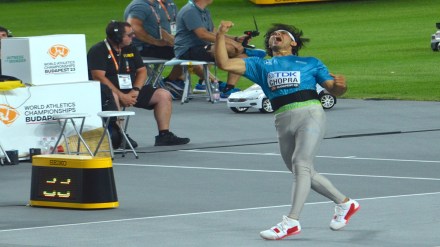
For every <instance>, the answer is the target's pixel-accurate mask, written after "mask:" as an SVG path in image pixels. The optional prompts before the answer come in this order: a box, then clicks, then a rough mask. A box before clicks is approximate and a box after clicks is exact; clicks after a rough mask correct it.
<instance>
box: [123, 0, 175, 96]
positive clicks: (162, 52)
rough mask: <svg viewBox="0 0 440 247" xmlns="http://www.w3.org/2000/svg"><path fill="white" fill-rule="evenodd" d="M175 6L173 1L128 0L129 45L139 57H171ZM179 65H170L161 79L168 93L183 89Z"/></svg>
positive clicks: (172, 54)
mask: <svg viewBox="0 0 440 247" xmlns="http://www.w3.org/2000/svg"><path fill="white" fill-rule="evenodd" d="M176 17H177V6H176V5H175V4H174V2H173V0H132V1H131V3H130V4H129V5H128V6H127V8H126V9H125V12H124V18H125V20H126V21H127V22H128V23H130V25H131V26H132V27H133V30H134V33H135V34H136V37H135V38H134V39H133V45H134V46H135V47H136V48H137V49H138V50H139V51H140V54H141V55H142V56H143V57H155V58H162V59H168V60H169V59H172V58H174V57H175V56H174V48H173V46H174V35H175V34H176ZM182 73H183V72H182V67H181V66H174V67H173V69H172V70H171V72H170V74H169V75H168V76H167V77H166V78H165V84H166V85H167V86H168V89H170V91H171V92H173V93H175V94H179V93H180V94H181V93H182V91H183V81H182ZM176 90H177V92H176Z"/></svg>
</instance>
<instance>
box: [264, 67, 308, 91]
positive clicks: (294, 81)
mask: <svg viewBox="0 0 440 247" xmlns="http://www.w3.org/2000/svg"><path fill="white" fill-rule="evenodd" d="M267 83H268V85H269V87H270V89H271V90H272V91H275V90H278V89H282V88H292V87H299V84H301V72H300V71H274V72H270V73H269V74H268V75H267Z"/></svg>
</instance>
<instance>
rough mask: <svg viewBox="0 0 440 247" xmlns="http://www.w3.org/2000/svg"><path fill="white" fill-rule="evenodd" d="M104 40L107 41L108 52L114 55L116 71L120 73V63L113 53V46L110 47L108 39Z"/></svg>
mask: <svg viewBox="0 0 440 247" xmlns="http://www.w3.org/2000/svg"><path fill="white" fill-rule="evenodd" d="M104 42H105V46H107V49H108V53H109V54H110V56H111V57H112V60H113V63H115V67H116V73H119V64H118V63H117V62H116V58H115V55H114V54H113V51H112V48H111V47H110V44H109V43H108V41H107V39H104Z"/></svg>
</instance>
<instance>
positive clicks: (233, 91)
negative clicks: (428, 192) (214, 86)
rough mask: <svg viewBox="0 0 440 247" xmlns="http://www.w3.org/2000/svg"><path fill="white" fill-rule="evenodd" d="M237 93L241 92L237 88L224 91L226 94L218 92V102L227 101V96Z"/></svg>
mask: <svg viewBox="0 0 440 247" xmlns="http://www.w3.org/2000/svg"><path fill="white" fill-rule="evenodd" d="M238 91H241V90H240V89H239V88H232V89H230V90H229V91H226V92H223V91H220V101H227V100H228V98H229V96H230V95H231V94H232V93H235V92H238Z"/></svg>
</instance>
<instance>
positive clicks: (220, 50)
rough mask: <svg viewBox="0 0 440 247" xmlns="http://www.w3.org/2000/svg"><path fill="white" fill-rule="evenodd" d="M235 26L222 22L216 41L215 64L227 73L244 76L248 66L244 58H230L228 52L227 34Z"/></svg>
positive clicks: (228, 22)
mask: <svg viewBox="0 0 440 247" xmlns="http://www.w3.org/2000/svg"><path fill="white" fill-rule="evenodd" d="M232 26H234V23H232V22H230V21H222V22H221V23H220V26H219V28H218V32H217V34H216V40H215V44H214V46H215V62H216V64H217V66H218V67H219V68H220V69H222V70H225V71H228V72H232V73H235V74H239V75H242V74H244V72H245V71H246V64H245V63H244V60H243V59H242V58H229V57H228V51H227V50H226V41H225V34H226V33H227V32H228V31H229V29H230V28H231V27H232Z"/></svg>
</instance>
